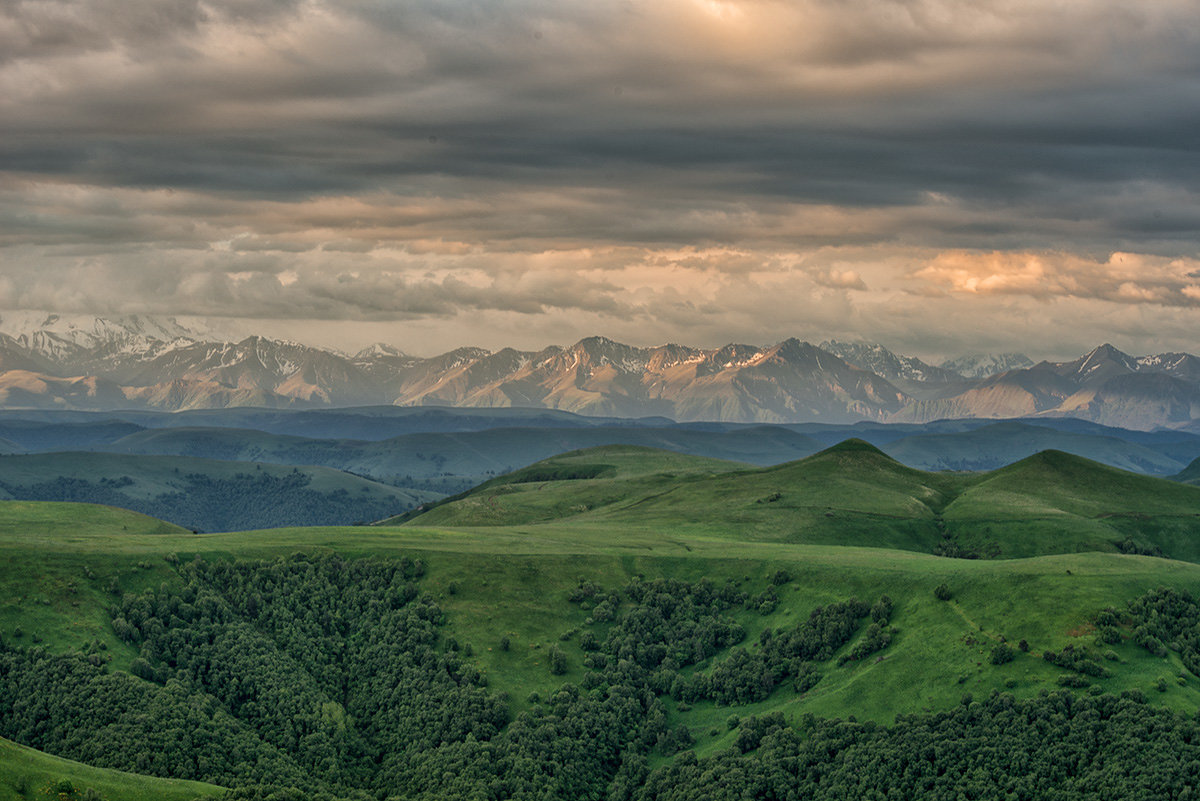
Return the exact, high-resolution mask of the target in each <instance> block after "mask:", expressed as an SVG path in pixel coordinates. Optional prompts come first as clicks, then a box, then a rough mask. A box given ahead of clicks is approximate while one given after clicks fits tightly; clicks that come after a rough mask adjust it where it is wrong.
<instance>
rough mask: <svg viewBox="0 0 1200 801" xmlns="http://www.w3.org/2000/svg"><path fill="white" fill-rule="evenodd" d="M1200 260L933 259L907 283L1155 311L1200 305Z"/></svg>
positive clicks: (960, 255) (966, 255)
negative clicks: (1195, 279) (1199, 282)
mask: <svg viewBox="0 0 1200 801" xmlns="http://www.w3.org/2000/svg"><path fill="white" fill-rule="evenodd" d="M1198 267H1200V259H1191V258H1176V259H1171V258H1165V257H1161V256H1152V255H1147V254H1138V253H1113V254H1111V255H1110V256H1108V258H1106V259H1090V258H1088V257H1085V256H1080V255H1075V254H1070V253H1053V252H1052V253H1021V252H991V253H974V252H966V251H952V252H945V253H939V254H938V255H937V256H935V257H934V258H933V259H931V260H930V262H929V263H928V264H927V265H926V266H925V267H922V268H921V269H920V270H917V271H916V272H915V273H914V274H913V277H915V278H917V279H919V280H921V281H925V282H928V283H929V284H931V285H933V286H934V287H939V288H945V289H948V290H949V291H951V292H955V293H959V294H966V295H991V294H997V295H999V294H1007V295H1024V296H1027V297H1031V298H1039V299H1047V298H1051V297H1061V298H1076V299H1095V300H1106V301H1111V302H1114V303H1134V304H1153V305H1161V306H1196V305H1200V303H1198V301H1200V299H1198V298H1197V296H1196V294H1197V293H1196V292H1195V291H1194V290H1195V284H1194V283H1192V275H1191V274H1192V273H1194V272H1195V271H1196V269H1197V268H1198Z"/></svg>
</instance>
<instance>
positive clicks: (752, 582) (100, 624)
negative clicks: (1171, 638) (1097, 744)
mask: <svg viewBox="0 0 1200 801" xmlns="http://www.w3.org/2000/svg"><path fill="white" fill-rule="evenodd" d="M2 506H3V505H0V508H2ZM83 509H84V510H85V511H86V509H87V507H83ZM71 511H74V510H71ZM74 519H78V517H77V516H76V517H75V518H74ZM69 528H70V526H64V527H60V529H59V531H60V532H61V531H62V530H64V529H69ZM88 530H89V531H90V533H89V534H86V535H84V534H76V535H74V537H73V538H72V540H71V541H67V539H66V538H65V537H62V536H61V534H60V535H59V536H46V535H45V533H44V532H42V533H41V534H36V533H31V532H30V531H29V529H28V528H27V529H26V530H25V532H24V533H23V534H21V535H14V533H13V532H12V530H11V529H9V530H7V531H5V532H4V533H2V534H0V556H2V557H3V558H2V559H0V587H3V588H4V592H5V593H6V595H7V597H5V598H3V599H0V629H2V630H3V632H4V636H5V637H6V639H7V638H9V637H11V632H12V630H13V628H14V627H15V626H16V625H20V626H22V628H23V629H24V630H25V634H24V637H26V638H31V637H32V636H33V635H37V636H39V637H41V638H42V639H43V641H44V642H45V644H46V645H47V647H51V648H55V649H65V648H68V647H74V646H76V645H78V644H80V643H81V642H86V641H89V640H92V639H100V640H102V641H103V642H105V643H106V644H107V646H108V651H109V653H112V654H113V655H114V663H113V664H114V667H123V666H125V665H127V664H128V661H129V660H130V659H132V657H133V656H134V654H133V653H132V652H130V651H129V649H128V648H127V647H126V646H125V645H124V644H122V643H120V642H119V641H117V640H116V639H115V637H114V636H113V634H112V632H111V628H110V627H109V625H108V619H107V607H108V605H109V603H110V601H109V598H110V596H109V595H108V594H107V587H108V585H109V583H110V582H112V581H113V579H114V578H115V579H116V580H117V582H118V584H119V586H120V588H121V589H122V590H133V589H139V588H143V587H146V586H150V585H157V584H159V583H160V582H162V581H172V580H173V578H174V573H173V570H172V569H171V566H170V565H169V564H168V563H167V561H166V560H164V558H163V557H164V556H166V555H167V554H170V553H176V554H178V555H179V557H181V558H184V559H187V558H191V556H192V555H193V554H205V555H207V556H210V557H211V556H219V555H225V556H238V557H271V556H277V555H288V554H291V553H293V552H295V551H297V550H312V549H333V550H336V551H338V552H341V553H344V554H346V555H349V556H355V555H367V554H372V555H388V554H400V553H404V554H408V555H418V556H420V557H421V558H423V559H424V560H425V561H426V562H427V564H428V566H429V575H428V577H427V578H426V579H425V587H426V589H428V590H429V591H431V592H433V593H434V594H435V595H436V596H438V597H439V601H440V603H442V604H443V605H444V607H445V608H446V610H447V612H448V613H449V616H450V620H451V631H452V633H453V634H454V636H455V637H456V638H458V639H459V641H460V642H464V643H470V644H471V645H472V646H473V648H474V653H475V659H476V660H477V661H478V662H479V664H480V666H481V667H482V668H484V669H485V670H487V672H488V673H489V675H490V677H491V679H492V686H493V687H494V688H495V689H497V690H504V691H507V692H509V693H511V694H512V696H513V698H514V701H515V703H516V704H517V705H518V706H520V705H522V704H523V699H525V697H526V696H527V694H528V693H529V692H530V691H531V690H538V691H540V692H543V693H544V692H548V691H551V690H553V689H554V688H556V687H557V686H558V685H559V684H560V683H561V682H562V681H563V680H564V679H563V678H560V677H555V676H552V675H550V674H549V672H548V670H547V667H546V664H545V657H544V654H545V653H546V650H547V649H548V648H549V647H550V645H551V644H553V643H555V642H559V636H560V635H562V634H563V633H565V632H569V631H571V630H572V629H577V628H580V627H582V626H584V625H586V623H585V621H586V618H587V613H586V611H585V610H583V609H580V608H578V607H576V606H574V605H571V604H569V603H567V602H566V596H567V594H568V593H569V592H570V590H571V588H572V587H573V586H574V585H575V583H576V582H577V581H578V580H580V579H584V578H586V579H590V580H593V581H597V582H599V583H601V584H603V585H605V586H609V587H616V586H620V585H623V584H624V583H625V582H627V581H628V580H629V579H630V578H631V577H632V576H634V575H643V576H647V577H654V576H676V577H680V578H688V579H692V580H697V579H699V578H702V577H706V576H707V577H709V578H712V579H713V580H715V581H724V580H726V579H732V580H734V581H737V582H739V583H742V584H743V586H744V587H745V588H746V589H747V590H748V591H750V592H751V593H757V592H759V591H761V590H762V589H763V588H764V587H765V586H766V583H767V579H768V577H769V576H770V575H771V574H773V573H774V572H775V571H776V570H779V569H780V568H783V569H786V570H787V571H788V572H789V573H791V574H792V576H793V579H794V580H793V581H792V582H791V583H790V584H788V585H786V586H785V587H784V589H783V590H781V593H780V594H781V603H780V606H779V608H778V609H777V611H776V612H774V613H773V614H771V615H768V616H761V615H759V614H757V613H756V612H750V611H745V612H741V613H739V614H740V617H741V620H742V622H743V624H744V625H745V626H746V629H747V632H748V636H747V643H753V642H755V640H756V637H757V635H758V632H759V631H760V630H761V629H762V628H763V627H764V626H772V627H778V626H782V625H785V624H787V623H789V622H794V621H795V620H796V619H798V618H799V617H801V616H804V615H806V614H807V613H808V612H809V611H810V610H811V609H812V608H813V607H814V606H816V605H819V604H822V603H826V602H829V601H834V600H839V599H844V598H846V597H848V596H851V595H857V596H859V597H860V598H864V599H873V598H875V597H877V596H878V595H880V594H882V593H886V594H888V595H890V596H891V597H892V598H893V599H895V601H896V608H897V611H896V614H895V617H894V620H893V622H894V624H895V625H896V626H897V627H898V629H899V632H900V633H899V635H898V637H897V639H896V641H895V642H894V643H893V645H892V646H891V647H890V648H889V649H888V650H887V651H886V652H885V653H884V657H885V658H884V659H883V661H881V662H878V663H876V662H871V663H869V664H850V665H847V666H845V667H841V668H839V667H836V666H835V665H833V664H831V665H829V666H828V667H827V678H826V679H825V680H824V681H823V682H822V683H821V684H820V685H819V686H818V687H817V688H816V689H815V690H814V691H813V692H812V693H811V694H810V696H809V697H807V698H804V699H801V698H799V697H797V696H796V695H795V694H794V693H792V692H791V691H790V690H783V691H780V692H778V693H776V695H774V696H772V698H771V699H769V700H768V701H766V702H764V703H762V704H760V705H758V706H757V707H756V708H759V709H770V708H776V707H778V708H783V709H786V710H788V711H789V712H793V713H801V712H814V713H817V714H824V715H846V714H856V715H858V716H860V717H868V718H874V719H879V720H891V719H893V718H894V716H895V715H897V714H901V713H906V712H915V711H920V710H922V709H926V708H929V709H937V708H942V707H945V706H946V705H949V704H952V703H955V702H956V701H957V700H958V698H959V697H960V696H961V694H962V693H963V692H975V693H979V692H988V691H990V690H991V689H1005V688H1006V682H1008V680H1009V679H1012V681H1013V686H1012V687H1011V688H1009V689H1011V690H1012V691H1013V692H1015V693H1017V694H1020V695H1027V694H1033V693H1036V692H1037V691H1038V690H1040V689H1043V688H1052V687H1054V686H1056V685H1055V684H1054V681H1055V678H1056V676H1058V675H1059V674H1060V673H1061V671H1059V670H1058V669H1057V668H1053V667H1051V666H1049V665H1047V664H1045V663H1043V662H1042V661H1041V660H1040V659H1037V658H1035V657H1031V656H1021V657H1019V658H1018V659H1017V660H1016V661H1015V662H1013V663H1012V664H1010V665H1005V666H1003V667H993V666H991V665H990V664H988V661H987V654H988V652H989V651H990V648H991V646H992V645H993V644H994V642H996V641H997V639H998V638H999V637H1000V636H1005V637H1007V638H1008V639H1009V640H1010V641H1013V642H1015V641H1016V640H1019V639H1021V638H1025V639H1027V640H1029V642H1030V643H1031V645H1032V646H1033V650H1034V653H1035V654H1036V653H1038V652H1040V651H1041V650H1043V649H1045V648H1061V647H1062V646H1063V645H1064V644H1066V643H1068V642H1072V641H1078V637H1080V636H1082V638H1083V640H1082V641H1083V642H1087V643H1090V642H1091V640H1092V637H1091V636H1090V635H1089V634H1088V631H1089V621H1090V619H1091V616H1092V615H1094V614H1095V612H1096V611H1097V610H1098V609H1100V608H1103V607H1105V606H1109V605H1118V606H1119V605H1121V604H1123V603H1125V602H1126V601H1128V600H1130V599H1132V598H1134V597H1136V596H1137V595H1139V594H1141V593H1143V592H1145V591H1146V590H1148V589H1151V588H1153V587H1155V586H1158V585H1162V584H1169V585H1173V586H1179V587H1186V588H1189V589H1192V590H1193V591H1195V590H1200V566H1198V565H1192V564H1186V563H1182V562H1173V561H1168V560H1163V559H1156V558H1151V557H1138V556H1123V555H1118V554H1098V553H1087V554H1065V555H1059V556H1048V557H1039V558H1035V559H1023V560H1004V561H1001V560H995V561H972V560H959V559H946V558H941V557H935V556H931V555H926V554H919V553H914V552H905V551H894V550H888V549H882V548H849V547H836V546H827V545H802V544H792V543H779V542H774V543H740V544H739V545H738V546H737V547H736V548H735V549H731V548H730V547H729V543H728V541H725V540H720V539H713V538H703V537H698V536H689V535H679V534H677V533H661V534H653V533H646V532H638V531H623V530H621V529H619V528H613V529H609V530H603V531H590V530H587V529H570V530H566V529H562V528H555V527H553V526H531V527H522V526H515V527H511V528H502V527H489V528H482V529H459V530H454V531H450V530H444V529H429V528H409V527H404V528H371V529H364V528H362V527H355V528H344V529H336V528H317V529H276V530H271V531H264V532H246V533H240V534H202V535H193V534H190V533H163V532H161V531H160V530H157V529H152V528H149V527H143V528H142V529H140V530H139V529H135V528H128V527H127V528H119V527H116V526H114V525H112V524H110V525H108V526H106V527H99V526H98V527H96V528H95V529H94V530H93V529H91V527H89V529H88ZM89 571H90V572H91V574H92V575H91V577H89V576H88V573H89ZM943 582H945V583H947V584H948V585H949V586H950V587H951V589H952V591H953V592H954V598H953V600H952V601H951V602H949V603H944V602H939V601H937V600H935V599H934V597H933V589H934V587H936V586H937V585H938V584H941V583H943ZM72 584H73V585H74V587H75V589H74V590H72V589H71V585H72ZM452 585H453V586H452ZM76 603H78V604H79V606H75V605H74V604H76ZM505 634H507V635H508V636H509V637H510V639H511V641H512V643H513V647H512V649H511V650H510V651H509V652H502V651H500V650H499V648H498V645H497V644H498V642H499V639H500V637H501V636H503V635H505ZM565 648H566V650H567V652H568V654H569V655H570V662H571V670H570V672H569V673H568V675H567V676H566V680H577V679H579V678H580V677H581V676H582V668H581V666H580V661H579V660H580V658H581V656H582V655H581V653H580V652H579V651H578V649H577V646H575V645H574V643H573V641H568V642H567V643H566V644H565ZM1117 651H1118V653H1119V654H1120V656H1121V658H1122V660H1124V661H1123V663H1121V664H1119V665H1115V666H1114V670H1115V672H1116V675H1115V676H1114V677H1113V678H1111V679H1106V680H1103V682H1102V684H1103V686H1104V687H1106V688H1108V689H1114V690H1119V689H1124V688H1127V687H1141V688H1143V689H1148V688H1149V687H1150V686H1151V685H1152V684H1153V683H1154V681H1156V680H1157V678H1158V677H1159V676H1166V677H1168V678H1169V679H1170V680H1171V685H1170V688H1169V690H1168V692H1167V693H1166V694H1164V695H1162V696H1159V695H1158V694H1157V693H1155V694H1154V697H1155V698H1157V699H1158V700H1161V701H1163V702H1166V703H1169V704H1172V705H1176V706H1180V707H1185V708H1191V709H1195V708H1196V707H1197V706H1200V681H1198V680H1197V679H1196V678H1195V677H1189V678H1188V679H1187V680H1186V681H1185V683H1184V685H1182V686H1181V685H1179V684H1177V683H1176V682H1175V677H1176V676H1177V675H1178V674H1179V672H1180V670H1181V668H1180V666H1179V665H1177V664H1175V663H1174V662H1172V661H1171V660H1159V659H1155V658H1153V657H1152V656H1150V655H1149V654H1148V653H1146V652H1143V651H1140V650H1139V649H1137V648H1135V647H1134V646H1132V645H1123V646H1119V647H1118V648H1117ZM718 658H719V657H718ZM730 711H731V710H730V709H727V708H715V707H713V706H712V705H711V704H707V705H706V704H698V705H697V706H696V707H695V708H694V709H693V710H691V711H689V712H687V713H681V719H682V720H684V721H686V722H687V723H688V724H689V725H690V726H693V727H699V728H700V729H701V730H703V731H705V732H707V731H708V729H709V728H711V727H712V726H715V725H716V724H717V723H718V722H720V721H723V720H724V718H725V717H726V716H728V714H729V712H730ZM738 711H739V713H740V714H744V713H745V711H746V710H738ZM721 736H723V730H722V732H719V733H718V735H716V736H713V740H714V741H715V740H719V739H720V737H721Z"/></svg>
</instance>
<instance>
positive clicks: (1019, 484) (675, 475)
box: [398, 440, 1200, 561]
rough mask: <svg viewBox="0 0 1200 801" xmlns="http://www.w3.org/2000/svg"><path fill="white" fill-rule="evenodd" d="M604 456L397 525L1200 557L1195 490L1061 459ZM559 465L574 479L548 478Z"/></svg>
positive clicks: (1050, 455)
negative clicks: (760, 463) (990, 464)
mask: <svg viewBox="0 0 1200 801" xmlns="http://www.w3.org/2000/svg"><path fill="white" fill-rule="evenodd" d="M614 453H615V451H614V450H612V449H606V450H604V451H603V452H600V451H578V452H574V453H570V454H565V455H563V456H560V457H555V458H553V459H549V460H546V461H545V462H541V463H539V464H536V465H533V466H532V467H531V468H528V469H527V470H526V471H520V472H518V473H514V474H512V475H511V476H503V477H500V478H498V479H496V480H494V481H490V482H488V483H486V484H484V485H482V486H481V487H479V488H478V489H477V490H475V491H473V492H471V493H468V494H467V495H466V496H465V497H461V498H458V499H455V500H453V501H451V502H447V503H443V504H440V505H437V506H434V507H433V508H431V509H429V510H428V511H426V512H424V513H423V514H417V515H409V516H407V517H406V518H405V519H404V520H402V521H398V522H405V523H407V524H408V525H439V526H505V525H507V526H512V525H524V524H531V523H548V522H549V521H555V525H559V526H569V527H571V528H594V527H605V526H613V525H621V526H623V527H634V528H638V529H645V530H655V529H659V530H671V531H674V532H688V533H690V534H694V535H697V536H706V537H716V538H722V539H728V540H738V541H744V540H754V541H780V542H796V543H811V544H830V545H864V546H873V547H891V548H901V549H904V550H915V551H925V552H937V553H946V554H948V555H960V556H972V555H973V556H1007V557H1014V556H1035V555H1041V554H1050V553H1071V552H1076V551H1088V550H1099V551H1109V552H1117V551H1121V550H1126V551H1134V552H1139V553H1152V554H1156V555H1166V556H1170V557H1173V558H1178V559H1185V560H1188V561H1200V490H1198V489H1197V488H1192V487H1188V486H1181V485H1180V484H1178V483H1175V482H1171V481H1167V480H1165V479H1157V478H1151V477H1148V476H1143V475H1139V474H1135V473H1130V472H1126V471H1122V470H1117V469H1115V468H1111V467H1106V466H1104V465H1100V464H1097V463H1095V462H1091V461H1088V460H1086V459H1083V458H1080V457H1077V456H1071V455H1069V454H1065V453H1061V452H1057V451H1046V452H1044V453H1041V454H1037V455H1035V456H1031V457H1029V458H1027V459H1024V460H1022V461H1020V462H1017V463H1016V464H1013V465H1010V466H1008V467H1005V468H1001V469H999V470H996V471H993V472H990V473H982V474H979V473H928V472H922V471H919V470H914V469H912V468H909V467H905V466H903V465H901V464H900V463H899V462H896V461H895V460H893V459H891V458H890V457H888V456H886V455H884V454H883V453H882V452H881V451H879V450H878V449H876V448H875V447H874V446H871V445H869V444H867V443H865V442H862V441H858V440H847V441H846V442H844V443H842V444H840V445H836V446H834V447H832V448H829V449H827V450H825V451H822V452H821V453H819V454H816V455H814V456H811V457H809V458H807V459H802V460H800V461H797V462H792V463H788V464H783V465H779V466H776V467H771V468H765V469H742V470H734V471H731V472H725V473H722V474H719V475H713V474H711V473H706V472H705V470H704V469H703V468H702V467H701V466H700V465H699V464H697V465H695V467H696V469H694V470H688V469H686V468H685V467H684V466H683V465H687V464H689V462H688V461H687V460H686V459H685V458H684V457H680V458H679V460H678V461H677V462H676V463H675V465H674V466H673V467H672V468H671V470H670V471H664V472H661V473H659V474H658V475H654V476H645V477H641V478H639V479H637V480H629V479H625V478H622V476H621V475H620V474H619V473H611V472H605V470H604V468H603V466H604V465H607V464H609V463H611V462H612V461H613V458H614ZM628 458H629V459H631V460H634V461H636V460H637V458H638V456H637V454H636V453H635V452H632V451H631V452H628ZM564 470H573V471H575V474H574V477H571V478H566V479H564V478H559V477H556V471H558V472H562V471H564ZM589 471H590V472H589ZM533 479H541V480H533Z"/></svg>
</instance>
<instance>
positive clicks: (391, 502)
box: [0, 452, 437, 531]
mask: <svg viewBox="0 0 1200 801" xmlns="http://www.w3.org/2000/svg"><path fill="white" fill-rule="evenodd" d="M435 497H437V496H436V495H434V494H432V493H429V492H423V491H420V490H408V489H401V488H397V487H392V486H388V485H386V484H381V483H379V482H376V481H371V480H369V479H366V478H363V477H361V476H355V475H350V474H348V473H344V472H341V471H337V470H333V469H330V468H327V467H312V466H302V467H290V466H288V467H285V466H281V465H273V464H261V463H257V464H256V463H252V462H225V461H217V460H212V459H196V458H190V457H172V456H129V455H123V454H107V453H90V452H89V453H48V454H34V455H23V456H5V457H0V498H5V499H16V500H41V501H73V502H85V503H102V504H107V505H109V506H120V507H123V508H127V509H133V510H136V511H140V512H143V513H145V514H150V515H154V516H156V517H160V518H163V519H165V520H170V521H172V522H174V523H178V524H179V525H182V526H184V527H186V528H191V529H199V530H201V531H230V530H238V529H247V528H265V527H268V526H282V525H314V524H316V525H319V524H349V523H353V522H357V521H362V522H370V521H371V520H378V519H380V518H383V517H387V516H389V515H394V514H396V513H397V512H400V511H403V510H406V509H410V508H412V507H414V506H416V505H418V504H420V503H423V502H426V501H429V500H431V499H433V498H435Z"/></svg>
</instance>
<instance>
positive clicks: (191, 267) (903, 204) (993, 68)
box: [0, 0, 1200, 356]
mask: <svg viewBox="0 0 1200 801" xmlns="http://www.w3.org/2000/svg"><path fill="white" fill-rule="evenodd" d="M1197 130H1200V6H1198V5H1197V4H1196V3H1195V2H1194V0H1145V1H1144V2H1138V3H1133V2H1116V1H1115V0H1073V1H1072V2H1061V3H1048V2H1045V1H1044V0H976V2H971V3H962V2H955V1H954V0H787V1H786V2H785V1H784V0H778V1H776V0H728V1H727V2H726V1H724V0H655V1H649V0H621V1H620V2H609V1H608V0H588V2H575V1H574V0H553V1H549V0H548V1H547V2H536V1H535V0H524V1H522V0H479V2H466V1H460V2H455V1H454V0H443V2H425V1H424V0H405V2H400V1H399V0H393V1H384V0H374V1H372V0H345V2H328V1H327V0H311V1H307V0H277V1H276V2H265V1H264V0H213V1H212V2H189V1H188V0H165V1H164V2H159V1H158V0H82V1H80V0H0V308H33V309H50V310H54V311H63V312H88V313H100V314H106V313H130V312H140V313H154V314H188V315H210V316H221V317H230V318H245V319H246V320H253V321H261V322H259V323H258V324H259V325H260V326H261V327H263V328H264V330H267V331H278V332H281V333H285V334H290V335H292V336H297V337H300V338H309V339H313V338H318V339H324V340H325V341H326V342H332V343H335V344H345V345H356V344H364V343H365V341H367V340H370V339H380V338H383V339H387V340H390V341H392V342H394V343H395V344H397V345H399V346H400V347H402V348H404V349H407V350H410V351H413V352H416V353H429V352H433V351H437V350H441V349H445V348H448V347H452V346H456V345H461V344H468V343H469V344H482V345H485V346H499V345H507V344H511V345H516V346H519V347H536V346H540V345H544V344H547V343H548V342H552V341H559V342H561V341H567V340H571V339H574V338H578V337H580V336H584V335H587V334H592V333H604V334H608V335H610V336H614V337H616V338H621V339H624V340H626V341H630V342H635V343H652V342H658V341H665V340H677V341H686V342H689V343H694V344H719V343H723V342H727V341H731V340H740V341H750V342H771V341H776V340H778V339H780V338H783V337H785V336H791V335H797V336H802V337H808V338H811V339H821V338H825V337H839V338H853V337H857V338H865V339H876V340H881V341H884V342H885V343H887V344H889V345H890V346H893V347H894V348H896V349H900V350H908V351H915V352H918V353H925V354H952V353H956V352H961V351H963V350H969V349H1004V350H1012V349H1024V350H1027V351H1030V352H1031V353H1033V354H1034V355H1045V356H1067V355H1074V354H1075V353H1077V352H1078V351H1079V350H1081V349H1086V348H1088V347H1090V346H1091V345H1094V344H1096V343H1098V342H1100V341H1105V340H1110V341H1113V342H1114V343H1115V344H1117V345H1118V346H1121V347H1123V348H1125V349H1128V350H1132V351H1137V352H1150V351H1155V350H1166V349H1192V350H1195V349H1197V346H1196V345H1195V344H1194V343H1195V340H1196V333H1197V331H1198V328H1197V322H1198V321H1200V308H1198V307H1200V154H1198V151H1197V147H1196V142H1197V136H1196V131H1197ZM314 321H316V322H314Z"/></svg>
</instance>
